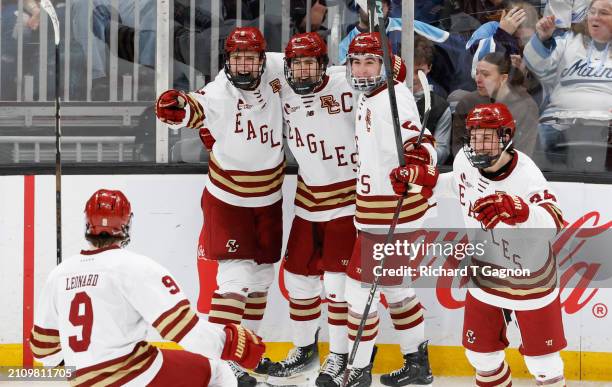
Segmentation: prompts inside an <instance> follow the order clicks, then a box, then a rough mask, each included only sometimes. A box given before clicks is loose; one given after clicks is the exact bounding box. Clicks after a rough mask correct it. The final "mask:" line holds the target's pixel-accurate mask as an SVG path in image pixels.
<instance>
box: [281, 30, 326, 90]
mask: <svg viewBox="0 0 612 387" xmlns="http://www.w3.org/2000/svg"><path fill="white" fill-rule="evenodd" d="M308 57H311V58H315V59H316V60H317V68H316V70H315V76H311V71H310V69H307V68H300V69H298V70H294V69H292V67H291V63H292V61H293V60H295V59H296V58H308ZM328 62H329V57H328V56H327V45H326V44H325V42H324V41H323V39H322V38H321V36H319V34H317V33H316V32H306V33H303V34H296V35H293V36H292V37H291V39H289V43H287V47H285V79H286V80H287V83H288V84H289V86H291V88H292V89H293V90H294V91H295V92H296V93H297V94H300V95H303V94H309V93H312V92H313V90H314V89H315V88H316V87H317V86H319V85H320V84H321V83H322V82H323V78H324V77H325V70H326V68H327V64H328Z"/></svg>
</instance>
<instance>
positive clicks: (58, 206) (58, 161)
mask: <svg viewBox="0 0 612 387" xmlns="http://www.w3.org/2000/svg"><path fill="white" fill-rule="evenodd" d="M40 5H41V6H42V8H43V9H44V10H45V12H47V15H49V18H50V19H51V24H52V25H53V33H54V37H55V222H56V223H55V227H56V228H55V233H56V235H55V236H56V247H57V264H58V265H59V264H60V263H62V153H61V137H62V131H61V128H60V102H59V84H60V73H59V72H60V70H59V69H60V57H59V52H60V49H59V43H60V29H59V20H58V19H57V14H56V13H55V8H53V4H51V1H50V0H42V1H41V3H40Z"/></svg>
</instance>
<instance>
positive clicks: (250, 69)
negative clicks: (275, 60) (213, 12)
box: [224, 27, 266, 90]
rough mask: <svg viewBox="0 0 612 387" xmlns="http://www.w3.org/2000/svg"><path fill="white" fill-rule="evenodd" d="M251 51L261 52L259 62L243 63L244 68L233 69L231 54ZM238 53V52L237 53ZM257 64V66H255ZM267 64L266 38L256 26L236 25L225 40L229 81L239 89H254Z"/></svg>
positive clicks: (226, 69) (225, 66)
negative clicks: (254, 63)
mask: <svg viewBox="0 0 612 387" xmlns="http://www.w3.org/2000/svg"><path fill="white" fill-rule="evenodd" d="M247 51H251V52H256V53H259V63H258V64H256V65H253V64H251V65H249V64H242V65H240V66H241V67H242V68H241V69H238V70H236V71H233V70H234V69H232V67H231V66H230V56H232V55H244V54H241V53H244V52H247ZM236 53H238V54H236ZM255 66H256V67H255ZM265 66H266V39H265V38H264V36H263V34H262V33H261V31H259V30H258V29H257V28H255V27H236V28H234V29H233V30H232V32H230V34H229V36H228V37H227V39H226V40H225V65H224V69H225V74H226V75H227V78H228V79H229V81H230V82H231V83H232V84H233V85H234V86H236V87H237V88H239V89H243V90H254V89H255V88H256V87H257V86H258V85H259V80H260V79H261V76H262V74H263V72H264V69H265Z"/></svg>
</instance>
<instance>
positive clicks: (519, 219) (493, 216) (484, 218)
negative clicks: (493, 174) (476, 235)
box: [472, 193, 529, 230]
mask: <svg viewBox="0 0 612 387" xmlns="http://www.w3.org/2000/svg"><path fill="white" fill-rule="evenodd" d="M472 210H473V211H474V212H475V213H476V220H478V221H479V222H482V225H483V226H484V228H486V229H487V230H491V229H493V228H495V226H496V225H497V224H498V223H499V222H500V221H501V222H504V223H506V224H509V225H511V226H514V225H515V224H517V223H523V222H525V221H526V220H527V218H529V206H528V205H527V203H525V202H524V201H523V199H521V198H520V197H518V196H514V195H508V194H507V193H496V194H493V195H489V196H485V197H484V198H480V199H478V200H476V202H475V203H474V208H473V209H472Z"/></svg>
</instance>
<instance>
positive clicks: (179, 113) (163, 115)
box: [155, 89, 187, 125]
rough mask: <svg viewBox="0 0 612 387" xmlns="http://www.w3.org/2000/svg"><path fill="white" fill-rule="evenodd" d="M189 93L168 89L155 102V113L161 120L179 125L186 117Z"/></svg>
mask: <svg viewBox="0 0 612 387" xmlns="http://www.w3.org/2000/svg"><path fill="white" fill-rule="evenodd" d="M186 103H187V95H186V94H185V93H184V92H182V91H180V90H173V89H170V90H166V91H164V92H163V93H162V95H160V96H159V98H158V99H157V103H156V104H155V115H157V118H159V120H160V121H161V122H164V123H166V124H170V125H177V124H180V123H181V122H183V120H184V119H185V104H186Z"/></svg>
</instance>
